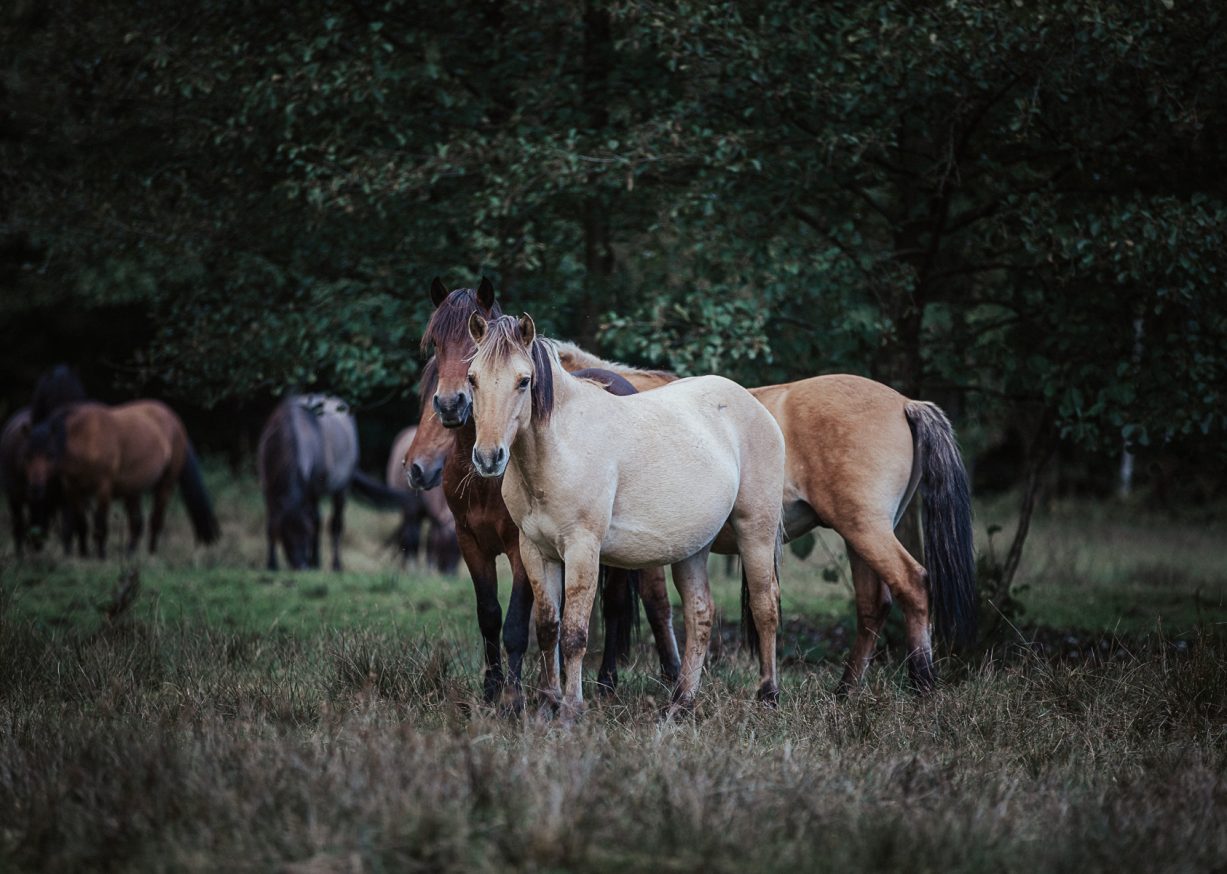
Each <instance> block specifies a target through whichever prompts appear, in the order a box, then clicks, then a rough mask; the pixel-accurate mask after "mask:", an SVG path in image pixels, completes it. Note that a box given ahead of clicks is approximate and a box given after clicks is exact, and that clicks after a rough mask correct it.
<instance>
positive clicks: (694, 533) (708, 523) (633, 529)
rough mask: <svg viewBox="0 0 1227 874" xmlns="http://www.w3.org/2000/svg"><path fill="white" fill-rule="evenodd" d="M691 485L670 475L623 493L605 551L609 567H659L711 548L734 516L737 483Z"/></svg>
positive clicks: (718, 479)
mask: <svg viewBox="0 0 1227 874" xmlns="http://www.w3.org/2000/svg"><path fill="white" fill-rule="evenodd" d="M725 479H727V478H724V477H720V476H712V477H711V478H710V479H708V480H706V482H702V481H700V482H694V481H690V482H686V481H684V480H683V479H680V478H673V477H670V476H668V475H666V474H663V472H662V475H661V476H660V477H659V478H657V479H655V482H654V487H653V488H650V489H643V490H624V489H620V490H619V493H618V497H617V499H616V500H615V502H614V513H613V517H612V518H611V519H610V521H609V529H608V531H607V533H606V535H605V541H604V543H603V544H602V547H601V555H602V557H603V559H604V560H606V562H607V563H608V564H612V565H616V566H617V567H626V568H632V569H634V568H645V567H655V566H657V565H663V564H673V563H674V562H677V561H681V560H682V559H686V558H689V557H690V556H692V555H694V554H695V553H697V552H699V551H700V550H702V549H704V548H705V547H707V546H708V544H710V543H711V542H712V541H713V540H715V538H716V535H717V534H719V532H720V528H721V526H722V525H723V524H724V522H725V520H727V519H728V517H729V513H731V512H732V509H733V502H734V501H735V500H736V498H737V483H736V480H735V479H729V480H728V481H727V482H726V481H724V480H725Z"/></svg>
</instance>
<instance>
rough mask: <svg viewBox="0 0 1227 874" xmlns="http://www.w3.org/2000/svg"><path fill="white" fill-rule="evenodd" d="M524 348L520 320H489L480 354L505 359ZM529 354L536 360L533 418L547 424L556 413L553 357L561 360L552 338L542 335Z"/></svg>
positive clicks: (535, 340) (498, 360)
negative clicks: (554, 348) (551, 341)
mask: <svg viewBox="0 0 1227 874" xmlns="http://www.w3.org/2000/svg"><path fill="white" fill-rule="evenodd" d="M522 348H524V338H523V336H521V334H520V320H519V319H516V318H513V317H512V316H499V317H498V318H494V319H491V320H490V321H489V322H488V323H487V329H486V338H485V339H484V340H483V341H482V344H481V348H480V349H479V350H478V355H483V356H485V357H488V358H492V359H493V360H494V361H495V362H501V361H506V360H507V359H508V358H509V357H511V354H512V353H513V352H515V351H518V350H520V349H522ZM529 354H530V356H531V357H532V360H533V385H532V403H533V418H535V419H538V418H539V420H540V421H541V422H543V423H544V422H548V421H549V420H550V414H551V413H553V412H554V368H553V361H551V359H554V360H557V357H558V356H557V354H556V353H555V352H554V350H553V347H552V346H551V344H550V341H549V340H544V339H542V338H541V337H540V336H537V337H535V338H534V339H533V345H532V346H531V347H530V349H529Z"/></svg>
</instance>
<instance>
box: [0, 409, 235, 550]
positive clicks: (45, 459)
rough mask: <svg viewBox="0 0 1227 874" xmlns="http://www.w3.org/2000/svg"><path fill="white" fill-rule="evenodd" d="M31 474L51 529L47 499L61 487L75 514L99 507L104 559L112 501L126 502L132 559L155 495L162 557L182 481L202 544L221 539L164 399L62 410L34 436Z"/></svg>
mask: <svg viewBox="0 0 1227 874" xmlns="http://www.w3.org/2000/svg"><path fill="white" fill-rule="evenodd" d="M24 470H25V476H26V481H27V483H28V485H29V496H30V502H31V505H32V506H33V507H34V508H36V509H35V512H34V514H33V515H34V517H35V519H36V521H37V520H42V523H43V524H44V525H45V521H46V516H47V497H48V494H49V493H50V491H51V489H52V488H53V487H54V485H55V484H57V483H58V484H59V486H60V487H61V488H62V489H63V494H64V498H65V501H66V502H67V504H68V507H69V510H70V512H72V513H74V514H83V513H84V511H85V507H86V505H87V504H88V502H89V501H91V500H92V501H93V502H94V544H95V547H96V548H97V551H98V556H99V557H100V558H102V557H105V555H106V540H107V516H108V514H109V512H110V506H111V500H112V499H113V498H118V499H119V500H122V501H123V502H124V507H125V508H126V510H127V513H128V534H129V537H128V552H129V553H131V552H133V551H134V550H135V549H136V546H137V544H138V543H139V541H140V537H141V529H142V527H143V524H144V522H143V519H142V515H141V496H142V495H143V494H144V493H145V492H150V491H151V492H153V510H152V513H151V514H150V518H149V551H150V552H151V553H152V552H154V551H156V550H157V545H158V537H159V535H160V534H161V533H162V526H163V522H164V520H165V518H166V506H167V504H168V503H169V501H170V496H171V493H172V492H174V490H175V484H176V483H178V484H179V487H180V489H181V491H182V494H183V500H184V503H185V504H186V506H187V510H188V516H189V517H190V518H191V522H192V528H193V530H194V532H195V534H196V539H197V541H199V542H201V543H206V544H208V543H213V542H214V541H215V540H217V538H218V536H219V529H218V525H217V519H216V518H215V517H214V515H213V508H212V505H211V503H210V501H209V495H208V492H206V491H205V487H204V480H203V479H202V478H201V475H200V465H199V463H198V462H197V460H196V454H195V452H194V451H193V450H192V445H191V443H190V442H189V441H188V437H187V431H185V430H184V427H183V423H182V422H181V421H179V417H178V416H176V415H175V414H174V413H173V412H172V411H171V409H170V408H169V407H167V406H166V405H165V404H163V403H160V402H158V401H147V400H146V401H132V402H131V403H127V404H121V405H119V406H115V407H108V406H105V405H103V404H97V403H80V404H73V405H70V406H67V407H61V408H60V409H58V410H56V411H55V412H54V413H52V414H51V416H50V418H49V419H47V421H45V422H43V423H42V424H40V425H38V426H37V427H35V428H34V429H33V431H31V432H30V441H29V445H28V446H27V447H26V453H25V464H24Z"/></svg>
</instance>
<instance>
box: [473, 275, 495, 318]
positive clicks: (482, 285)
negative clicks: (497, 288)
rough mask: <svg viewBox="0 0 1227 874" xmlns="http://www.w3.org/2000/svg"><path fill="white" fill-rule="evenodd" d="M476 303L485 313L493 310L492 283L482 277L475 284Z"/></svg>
mask: <svg viewBox="0 0 1227 874" xmlns="http://www.w3.org/2000/svg"><path fill="white" fill-rule="evenodd" d="M477 302H478V303H479V304H481V308H482V309H483V310H485V311H486V312H490V310H492V309H494V283H492V282H491V281H490V280H489V279H486V277H484V276H483V277H482V278H481V282H479V283H478V284H477Z"/></svg>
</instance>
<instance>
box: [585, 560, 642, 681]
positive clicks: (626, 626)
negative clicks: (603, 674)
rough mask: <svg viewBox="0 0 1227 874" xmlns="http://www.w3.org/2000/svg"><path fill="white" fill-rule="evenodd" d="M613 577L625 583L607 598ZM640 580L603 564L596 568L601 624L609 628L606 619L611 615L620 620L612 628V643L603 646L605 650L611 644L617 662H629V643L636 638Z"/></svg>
mask: <svg viewBox="0 0 1227 874" xmlns="http://www.w3.org/2000/svg"><path fill="white" fill-rule="evenodd" d="M612 574H624V575H625V577H624V579H625V581H626V583H625V585H623V586H622V587H621V590H620V591H615V592H614V593H613V594H612V595H610V594H608V593H609V586H610V576H611V575H612ZM639 577H640V574H639V571H628V570H622V569H621V568H614V567H610V566H609V565H606V564H603V565H599V566H598V568H597V574H596V596H597V601H598V603H600V605H601V621H602V624H604V625H605V627H606V628H608V627H609V625H608V619H609V616H610V614H611V613H612V614H613V615H614V616H618V617H621V620H622V621H620V622H618V623H617V625H616V626H615V629H616V632H615V637H614V639H613V640H612V641H608V642H607V643H606V646H608V645H609V644H610V643H612V644H613V647H614V654H615V655H616V656H617V657H618V658H619V659H625V658H630V654H631V643H632V642H633V640H634V638H635V637H637V636H638V634H639ZM615 596H620V597H617V598H615Z"/></svg>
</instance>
